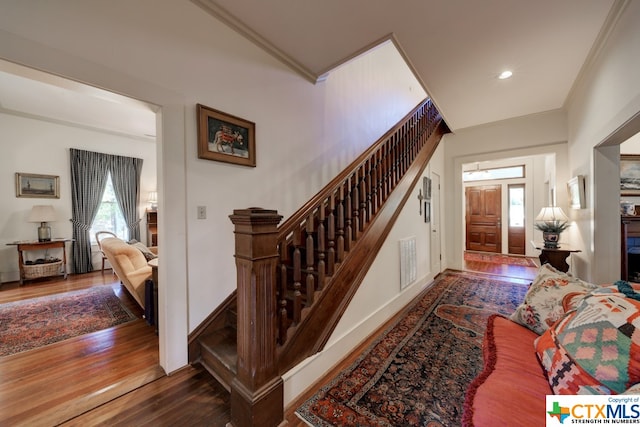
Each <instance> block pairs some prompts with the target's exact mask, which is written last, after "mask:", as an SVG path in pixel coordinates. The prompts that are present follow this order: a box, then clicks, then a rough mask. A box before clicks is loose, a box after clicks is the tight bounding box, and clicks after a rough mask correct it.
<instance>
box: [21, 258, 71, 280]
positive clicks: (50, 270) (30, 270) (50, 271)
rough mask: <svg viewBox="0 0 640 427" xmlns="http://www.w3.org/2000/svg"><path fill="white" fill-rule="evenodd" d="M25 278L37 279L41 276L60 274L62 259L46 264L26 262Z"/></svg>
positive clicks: (24, 266)
mask: <svg viewBox="0 0 640 427" xmlns="http://www.w3.org/2000/svg"><path fill="white" fill-rule="evenodd" d="M22 267H23V269H24V278H25V279H26V280H29V279H37V278H39V277H48V276H57V275H59V274H60V269H61V267H62V261H56V262H48V263H44V264H24V265H23V266H22Z"/></svg>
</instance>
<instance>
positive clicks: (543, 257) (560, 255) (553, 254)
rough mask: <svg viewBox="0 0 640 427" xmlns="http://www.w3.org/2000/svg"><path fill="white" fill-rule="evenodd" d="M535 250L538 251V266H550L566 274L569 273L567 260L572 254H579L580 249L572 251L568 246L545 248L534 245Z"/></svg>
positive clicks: (537, 244) (542, 244) (542, 245)
mask: <svg viewBox="0 0 640 427" xmlns="http://www.w3.org/2000/svg"><path fill="white" fill-rule="evenodd" d="M534 246H535V248H536V249H538V250H539V251H540V256H539V258H540V265H542V264H547V263H548V264H551V266H552V267H554V268H555V269H556V270H558V271H562V272H564V273H566V272H567V271H569V264H567V258H568V257H569V255H571V254H572V253H574V252H581V251H580V249H573V248H571V247H569V246H568V245H564V244H563V245H559V246H558V247H557V248H545V247H544V243H534Z"/></svg>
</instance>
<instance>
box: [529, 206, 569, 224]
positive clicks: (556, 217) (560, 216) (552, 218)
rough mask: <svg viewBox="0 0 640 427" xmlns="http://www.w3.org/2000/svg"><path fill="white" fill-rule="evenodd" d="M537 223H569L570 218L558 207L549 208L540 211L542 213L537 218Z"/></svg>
mask: <svg viewBox="0 0 640 427" xmlns="http://www.w3.org/2000/svg"><path fill="white" fill-rule="evenodd" d="M536 221H540V222H567V221H569V217H567V216H566V215H565V214H564V212H562V209H560V208H559V207H558V206H547V207H545V208H542V209H541V210H540V213H539V214H538V216H537V217H536Z"/></svg>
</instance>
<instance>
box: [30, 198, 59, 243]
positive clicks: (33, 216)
mask: <svg viewBox="0 0 640 427" xmlns="http://www.w3.org/2000/svg"><path fill="white" fill-rule="evenodd" d="M55 220H56V211H55V210H54V209H53V206H51V205H35V206H34V207H33V208H31V213H30V214H29V219H28V220H27V221H29V222H39V223H40V227H38V241H39V242H50V241H51V227H49V225H48V224H47V223H48V222H53V221H55Z"/></svg>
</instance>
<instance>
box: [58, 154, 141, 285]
mask: <svg viewBox="0 0 640 427" xmlns="http://www.w3.org/2000/svg"><path fill="white" fill-rule="evenodd" d="M70 160H71V214H72V218H71V223H72V225H73V239H74V245H73V271H74V273H87V272H89V271H93V264H92V262H91V236H90V234H89V230H90V229H91V224H92V223H93V221H94V219H95V217H96V214H97V213H98V208H99V207H100V203H101V202H102V195H103V193H104V188H105V185H106V182H107V175H108V173H109V172H111V180H112V182H113V187H114V192H115V194H116V199H117V201H118V205H119V206H120V209H121V210H122V214H123V216H124V218H125V221H126V222H127V224H128V227H129V232H130V234H129V236H130V238H133V239H136V240H140V218H139V217H138V208H137V207H138V201H139V200H140V174H141V171H142V159H136V158H132V157H124V156H114V155H111V154H104V153H96V152H93V151H84V150H78V149H75V148H71V149H70Z"/></svg>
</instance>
